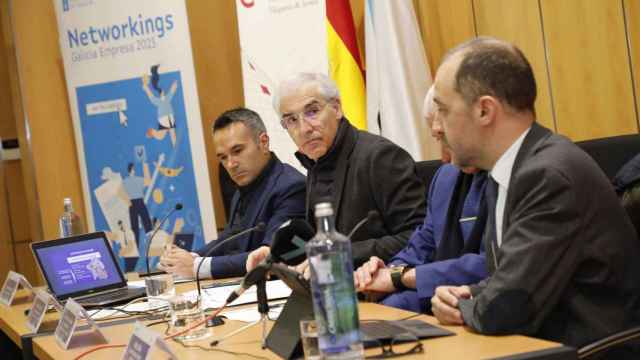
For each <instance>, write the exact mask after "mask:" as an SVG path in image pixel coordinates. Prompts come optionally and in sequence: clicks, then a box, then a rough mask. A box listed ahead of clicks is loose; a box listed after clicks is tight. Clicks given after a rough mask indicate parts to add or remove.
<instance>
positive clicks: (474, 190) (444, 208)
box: [390, 164, 487, 299]
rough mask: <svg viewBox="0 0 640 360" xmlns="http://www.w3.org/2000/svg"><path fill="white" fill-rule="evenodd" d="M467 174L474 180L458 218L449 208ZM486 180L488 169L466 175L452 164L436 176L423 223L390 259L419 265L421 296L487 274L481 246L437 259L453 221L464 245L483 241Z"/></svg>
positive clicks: (428, 295) (474, 279) (478, 278)
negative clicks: (483, 206) (442, 242)
mask: <svg viewBox="0 0 640 360" xmlns="http://www.w3.org/2000/svg"><path fill="white" fill-rule="evenodd" d="M464 176H468V177H471V178H472V179H473V182H472V185H471V187H470V189H469V192H468V193H467V194H466V198H465V199H464V206H463V208H462V212H461V214H460V217H457V216H454V214H453V213H452V211H450V210H449V209H450V208H452V207H454V206H455V205H454V204H452V198H453V197H454V193H456V192H457V191H459V188H460V181H459V180H460V178H461V177H464ZM485 182H486V173H485V172H481V173H478V174H476V175H473V176H472V175H465V174H464V173H463V172H462V171H460V169H458V168H457V167H455V166H453V165H450V164H444V165H442V166H441V167H440V168H439V169H438V172H436V174H435V176H434V177H433V181H432V182H431V185H430V187H429V195H428V204H427V215H426V216H425V218H424V223H423V224H422V225H420V226H419V227H418V228H417V229H416V230H415V231H414V232H413V234H412V235H411V238H410V239H409V244H408V245H407V247H405V248H404V249H402V250H401V251H400V252H399V253H397V254H396V255H395V256H394V257H393V258H392V259H391V261H390V264H392V265H396V264H407V265H412V266H415V267H416V290H417V294H418V297H419V298H421V299H425V298H430V297H432V296H433V294H434V292H435V289H436V287H438V286H441V285H466V284H473V283H476V282H478V281H480V280H482V279H484V278H486V277H487V266H486V265H485V252H484V247H483V246H482V245H481V246H480V249H479V250H478V251H476V252H467V253H465V254H463V255H461V256H460V257H456V258H450V259H446V260H440V261H438V260H435V255H436V251H437V250H438V247H439V245H440V242H441V241H443V239H444V238H445V232H446V231H448V229H449V227H448V225H449V223H450V222H454V223H455V224H456V226H458V228H459V230H460V235H461V237H462V239H461V241H462V242H464V244H468V243H469V242H471V241H474V240H475V241H476V244H477V243H479V242H480V237H481V236H482V233H483V230H484V225H485V220H486V219H484V217H483V216H479V215H480V214H479V213H480V204H481V201H480V199H481V198H482V197H483V194H484V186H485ZM461 219H462V220H461ZM447 235H448V236H453V235H454V234H447ZM449 239H450V240H449V241H453V240H452V239H451V238H449Z"/></svg>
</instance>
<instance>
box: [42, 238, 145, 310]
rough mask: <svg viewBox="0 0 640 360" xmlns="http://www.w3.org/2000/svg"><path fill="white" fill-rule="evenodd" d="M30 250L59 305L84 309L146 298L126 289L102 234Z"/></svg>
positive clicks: (138, 291)
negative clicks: (73, 304) (67, 303)
mask: <svg viewBox="0 0 640 360" xmlns="http://www.w3.org/2000/svg"><path fill="white" fill-rule="evenodd" d="M31 250H32V251H33V255H34V256H35V258H36V261H37V262H38V266H39V267H40V271H41V272H42V275H43V276H44V278H45V280H46V281H47V285H48V286H49V291H50V292H51V293H52V294H53V295H54V296H55V297H56V298H57V299H58V300H60V301H64V300H66V299H68V298H71V297H72V298H73V299H74V300H76V301H77V302H79V303H80V304H82V305H83V306H85V307H96V306H105V305H115V304H120V303H125V302H128V301H130V300H133V299H136V298H139V297H143V296H145V295H146V291H145V288H144V287H128V286H127V279H126V278H125V276H124V274H123V273H122V270H121V269H120V266H118V263H117V262H116V257H115V255H114V254H113V250H112V249H111V246H110V245H109V241H108V240H107V237H106V235H105V233H104V232H96V233H92V234H83V235H78V236H71V237H66V238H62V239H56V240H49V241H42V242H36V243H32V244H31Z"/></svg>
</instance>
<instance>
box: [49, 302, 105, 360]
mask: <svg viewBox="0 0 640 360" xmlns="http://www.w3.org/2000/svg"><path fill="white" fill-rule="evenodd" d="M82 319H85V320H86V321H87V324H89V326H90V328H91V330H92V331H94V332H96V333H97V334H98V335H99V336H100V337H101V338H102V340H103V342H107V338H106V337H105V336H104V334H103V333H102V331H101V330H100V328H99V327H98V325H97V324H96V322H95V321H93V319H91V317H90V316H89V314H88V313H87V311H86V310H85V309H84V308H83V307H82V305H80V304H78V303H77V302H76V301H75V300H73V299H67V303H66V304H65V306H64V310H63V311H62V317H61V318H60V321H59V322H58V326H57V327H56V331H55V333H54V334H53V335H54V337H55V339H56V342H57V343H58V345H60V347H61V348H63V349H64V350H67V349H68V348H69V343H70V342H71V339H72V338H73V335H74V333H75V332H76V330H77V326H78V321H80V320H82Z"/></svg>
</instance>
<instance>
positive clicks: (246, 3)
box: [240, 0, 256, 8]
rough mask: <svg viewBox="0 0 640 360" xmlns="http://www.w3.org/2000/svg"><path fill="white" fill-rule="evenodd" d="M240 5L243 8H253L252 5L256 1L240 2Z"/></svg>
mask: <svg viewBox="0 0 640 360" xmlns="http://www.w3.org/2000/svg"><path fill="white" fill-rule="evenodd" d="M240 3H241V4H242V6H244V7H246V8H250V7H253V5H255V3H256V1H255V0H240Z"/></svg>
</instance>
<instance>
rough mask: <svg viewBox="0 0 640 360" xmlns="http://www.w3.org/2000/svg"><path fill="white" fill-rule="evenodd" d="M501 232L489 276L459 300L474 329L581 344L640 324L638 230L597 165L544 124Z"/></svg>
mask: <svg viewBox="0 0 640 360" xmlns="http://www.w3.org/2000/svg"><path fill="white" fill-rule="evenodd" d="M502 234H503V236H502V239H503V241H502V245H501V246H500V247H499V248H498V247H497V245H493V246H492V245H490V244H485V249H486V250H487V266H488V268H489V273H490V274H491V276H490V277H489V278H488V279H486V280H484V281H482V282H481V283H480V284H478V285H477V286H473V287H472V293H473V294H474V296H473V298H472V299H470V300H462V301H460V309H461V310H462V314H463V317H464V321H465V323H466V324H468V325H469V326H471V327H472V328H473V329H475V330H477V331H479V332H481V333H485V334H507V333H521V334H526V335H532V336H536V337H541V338H544V339H549V340H554V341H558V342H562V343H565V344H569V345H572V346H582V345H585V344H587V343H589V342H592V341H594V340H597V339H600V338H603V337H605V336H606V335H609V334H611V333H613V332H617V331H620V330H622V329H625V328H628V327H630V326H632V325H633V324H638V319H640V302H639V297H640V280H639V276H640V261H638V260H639V259H640V242H639V241H638V239H637V238H636V234H635V231H634V228H633V226H632V225H631V223H630V221H629V219H628V218H627V215H626V214H625V211H624V209H623V208H622V207H621V206H620V204H619V202H618V199H617V197H616V194H615V192H614V190H613V188H612V186H611V184H610V183H609V180H608V179H607V177H606V176H605V174H604V173H603V172H602V170H600V168H599V167H598V165H597V164H596V163H595V162H594V161H593V160H592V159H591V158H590V157H589V156H588V155H587V154H585V153H584V152H583V151H582V150H580V149H579V148H578V147H577V146H575V145H574V144H573V143H571V141H569V140H568V139H566V138H564V137H562V136H559V135H555V134H553V133H551V132H550V131H549V130H548V129H546V128H543V127H541V126H540V125H538V124H533V126H532V127H531V130H530V131H529V133H528V134H527V136H526V137H525V139H524V142H523V143H522V147H521V148H520V150H519V152H518V154H517V157H516V160H515V163H514V166H513V172H512V175H511V180H510V182H509V190H508V194H507V199H506V204H505V210H504V221H503V227H502ZM492 247H495V249H497V251H496V253H495V254H494V252H493V251H492Z"/></svg>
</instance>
